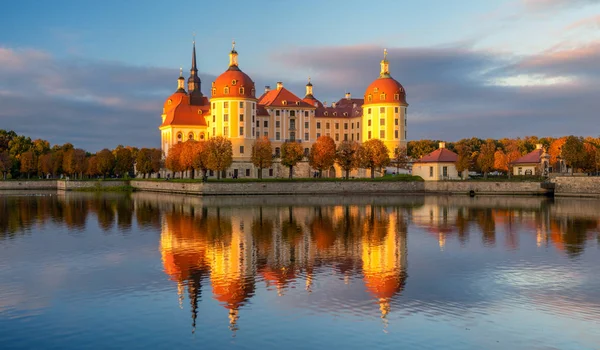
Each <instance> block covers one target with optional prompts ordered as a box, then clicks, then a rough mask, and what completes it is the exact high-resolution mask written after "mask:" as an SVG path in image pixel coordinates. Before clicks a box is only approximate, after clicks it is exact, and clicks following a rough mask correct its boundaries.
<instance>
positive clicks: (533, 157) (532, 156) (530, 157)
mask: <svg viewBox="0 0 600 350" xmlns="http://www.w3.org/2000/svg"><path fill="white" fill-rule="evenodd" d="M543 153H544V150H541V149H536V150H533V151H532V152H529V153H527V154H526V155H524V156H523V157H521V158H519V159H517V160H515V161H514V162H513V164H539V163H540V158H541V156H542V154H543Z"/></svg>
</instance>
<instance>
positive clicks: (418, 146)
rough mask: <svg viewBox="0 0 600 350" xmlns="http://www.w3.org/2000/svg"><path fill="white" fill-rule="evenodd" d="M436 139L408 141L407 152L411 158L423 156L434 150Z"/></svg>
mask: <svg viewBox="0 0 600 350" xmlns="http://www.w3.org/2000/svg"><path fill="white" fill-rule="evenodd" d="M437 144H438V143H437V141H433V140H418V141H410V142H408V147H407V154H408V155H409V156H410V157H411V158H413V159H421V158H422V157H423V156H425V155H427V154H429V153H431V152H433V151H435V148H436V145H437Z"/></svg>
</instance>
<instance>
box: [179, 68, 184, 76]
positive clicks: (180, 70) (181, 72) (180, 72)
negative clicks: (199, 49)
mask: <svg viewBox="0 0 600 350" xmlns="http://www.w3.org/2000/svg"><path fill="white" fill-rule="evenodd" d="M179 76H180V77H183V68H182V67H179Z"/></svg>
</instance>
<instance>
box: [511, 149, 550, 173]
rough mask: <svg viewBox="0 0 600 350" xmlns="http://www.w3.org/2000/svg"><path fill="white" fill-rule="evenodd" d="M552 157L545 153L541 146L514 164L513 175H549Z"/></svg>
mask: <svg viewBox="0 0 600 350" xmlns="http://www.w3.org/2000/svg"><path fill="white" fill-rule="evenodd" d="M549 163H550V155H548V153H546V152H545V151H544V147H543V145H541V144H537V145H536V146H535V150H533V151H531V152H529V153H527V154H526V155H524V156H523V157H521V158H519V159H517V160H515V161H514V162H512V166H513V175H527V176H533V175H544V176H547V175H548V171H549Z"/></svg>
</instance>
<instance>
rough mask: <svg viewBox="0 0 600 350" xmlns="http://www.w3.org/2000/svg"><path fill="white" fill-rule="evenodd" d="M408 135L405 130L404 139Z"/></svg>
mask: <svg viewBox="0 0 600 350" xmlns="http://www.w3.org/2000/svg"><path fill="white" fill-rule="evenodd" d="M406 135H407V134H406V130H404V139H406Z"/></svg>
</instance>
